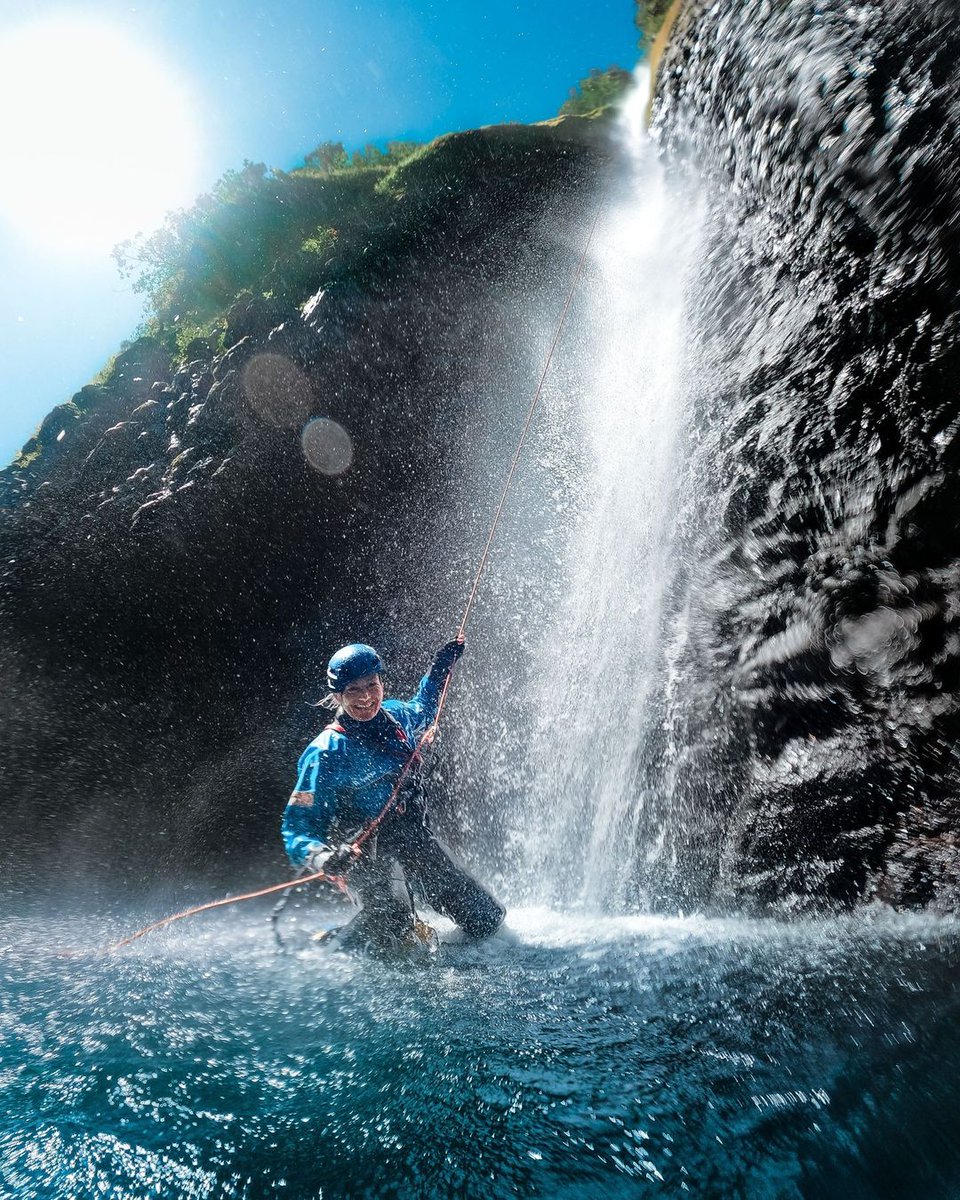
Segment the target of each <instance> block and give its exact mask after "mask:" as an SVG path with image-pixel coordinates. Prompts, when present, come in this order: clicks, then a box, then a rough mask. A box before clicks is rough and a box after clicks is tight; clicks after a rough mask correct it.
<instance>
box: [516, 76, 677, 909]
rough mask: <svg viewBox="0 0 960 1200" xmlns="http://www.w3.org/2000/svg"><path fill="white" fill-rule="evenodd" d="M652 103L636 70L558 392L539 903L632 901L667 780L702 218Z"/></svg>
mask: <svg viewBox="0 0 960 1200" xmlns="http://www.w3.org/2000/svg"><path fill="white" fill-rule="evenodd" d="M643 74H644V75H645V72H644V73H643ZM647 95H648V81H647V79H646V78H644V77H643V75H641V76H640V77H639V78H638V80H637V84H636V86H635V87H634V89H633V90H632V92H631V95H630V96H629V98H628V100H627V102H626V104H625V106H624V108H623V111H622V113H621V115H620V118H619V121H618V125H617V129H616V135H617V137H618V139H619V141H620V143H621V146H622V156H621V163H620V169H619V172H618V175H617V178H616V180H615V181H614V182H613V184H612V185H611V188H610V191H609V194H608V199H607V201H606V204H605V207H604V211H603V212H602V214H601V217H600V221H599V224H598V227H597V230H596V233H595V235H594V238H593V241H592V243H591V247H590V260H589V270H588V274H587V276H586V278H585V280H584V282H583V284H582V286H581V289H580V292H579V294H578V297H577V303H576V306H575V308H574V311H573V313H572V317H571V322H570V326H571V328H570V329H569V331H568V333H567V335H566V336H567V338H568V342H569V343H570V347H571V348H570V349H568V352H567V353H568V358H569V357H570V356H571V354H572V356H573V358H574V362H573V364H572V366H571V365H570V364H569V362H568V363H567V364H566V372H565V374H564V388H563V395H562V396H552V397H551V402H552V403H553V404H554V405H555V406H560V407H561V408H562V414H563V420H564V421H565V422H566V423H567V425H568V438H570V439H573V440H574V442H575V445H574V446H573V454H572V455H571V456H570V457H572V458H573V459H574V460H575V461H576V462H577V471H576V473H575V475H574V476H573V477H572V478H568V479H567V480H566V481H565V484H566V492H567V496H566V497H565V502H564V503H563V508H564V511H565V512H566V513H567V514H568V518H567V526H566V535H565V544H564V545H563V546H562V549H561V550H560V556H561V566H560V571H561V574H562V576H563V586H562V588H561V594H562V599H561V601H560V603H559V605H558V607H557V610H556V611H555V612H554V613H553V614H552V616H551V617H549V618H548V619H547V620H546V622H545V625H544V629H543V638H542V644H541V646H540V648H539V650H538V651H537V653H536V660H537V663H538V669H537V671H536V672H535V678H534V682H533V683H532V684H531V685H530V694H529V697H528V699H529V704H530V710H531V711H532V712H533V713H534V714H535V718H534V725H533V728H532V731H531V736H530V741H529V752H528V757H527V764H526V767H527V772H528V780H529V782H528V785H527V789H528V797H529V798H528V801H527V803H526V805H525V806H524V812H523V815H522V817H521V819H520V820H519V821H518V823H517V827H516V829H515V831H514V833H515V838H516V839H517V841H518V842H519V843H520V844H521V845H522V846H523V847H524V849H525V853H526V854H527V856H528V858H530V857H532V859H533V861H532V863H530V865H529V871H530V877H531V879H532V880H533V881H534V885H533V886H534V887H536V888H539V889H540V892H541V895H543V896H544V897H545V898H547V899H549V900H555V901H562V902H564V903H567V904H569V903H572V902H575V901H577V900H578V899H579V900H580V901H581V902H582V904H583V905H584V906H586V907H589V908H617V909H620V908H624V907H628V908H629V907H632V906H635V905H636V903H637V900H638V895H637V887H636V882H637V863H636V861H635V850H636V847H637V846H638V843H642V842H643V841H645V840H646V837H645V835H647V834H649V836H650V838H651V839H653V840H654V841H655V840H656V838H657V836H658V835H657V834H656V833H655V831H654V830H652V829H650V830H647V829H645V828H644V820H645V812H646V810H647V809H648V804H647V800H648V798H649V797H648V793H649V792H650V789H657V788H659V787H661V786H662V780H661V775H662V772H661V770H660V766H661V763H662V745H661V744H662V741H663V736H662V734H663V729H662V727H663V722H664V714H663V702H664V685H665V669H666V667H665V663H666V660H665V642H664V633H663V629H664V616H665V601H666V598H667V596H668V594H669V589H670V581H671V578H672V574H673V570H674V567H673V549H672V547H673V533H674V528H675V522H676V510H677V501H678V495H677V493H678V487H677V481H678V478H679V468H680V463H681V457H682V453H683V445H684V440H685V437H686V433H687V430H686V418H685V412H684V402H683V378H682V371H681V363H682V358H683V356H682V347H683V341H684V303H683V302H684V289H685V279H686V274H687V264H688V263H690V262H691V261H692V260H693V258H694V257H695V254H696V246H697V240H698V234H697V230H698V214H697V205H696V204H695V203H694V202H691V201H689V200H685V199H682V198H681V197H680V196H679V195H678V193H677V190H676V188H675V186H674V185H673V184H672V183H671V182H669V181H668V180H667V178H666V177H665V173H664V171H663V168H662V166H661V163H660V161H659V159H658V155H657V150H656V146H655V145H654V143H653V142H652V141H651V139H650V137H649V136H648V133H647V131H646V127H645V121H644V113H645V108H646V103H647ZM557 417H558V413H557V412H556V411H555V412H554V419H555V420H556V419H557ZM648 853H649V855H651V856H653V857H655V856H656V846H655V845H651V846H650V847H649V849H648Z"/></svg>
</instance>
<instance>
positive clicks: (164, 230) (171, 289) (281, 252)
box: [114, 142, 418, 359]
mask: <svg viewBox="0 0 960 1200" xmlns="http://www.w3.org/2000/svg"><path fill="white" fill-rule="evenodd" d="M417 149H418V147H417V145H416V143H411V142H391V143H389V144H388V145H387V148H386V149H385V150H381V149H379V148H378V147H376V146H367V147H366V148H365V149H364V150H362V151H356V152H355V153H354V154H353V155H352V156H348V155H347V153H346V151H345V149H344V148H343V146H342V145H341V144H340V143H335V142H325V143H323V144H321V145H320V146H318V147H317V148H316V149H315V150H312V151H311V152H310V154H308V155H307V157H306V160H305V162H304V166H303V167H301V168H298V169H297V170H294V171H290V172H286V171H279V170H268V169H267V167H266V166H265V165H264V164H263V163H250V162H247V163H244V165H243V167H242V168H241V169H240V170H239V171H228V172H227V173H226V174H225V175H224V176H223V177H222V178H221V179H219V180H218V181H217V183H216V184H215V185H214V187H213V189H212V190H211V191H210V193H209V194H207V195H204V196H201V197H200V198H199V199H198V200H197V202H196V204H195V205H194V206H193V207H192V208H189V209H184V210H181V211H179V212H175V213H171V214H170V215H169V216H168V217H167V219H166V221H165V222H164V224H163V226H162V227H161V228H160V229H159V230H158V231H157V232H156V233H154V234H151V235H150V236H149V237H137V238H134V239H132V240H131V241H127V242H124V243H122V244H121V245H120V246H118V247H117V248H116V249H115V250H114V257H115V258H116V260H117V263H118V266H119V268H120V273H121V275H123V276H124V277H125V278H127V279H131V280H132V282H133V288H134V290H135V291H137V292H141V293H143V294H144V295H145V296H146V298H147V301H148V305H149V310H150V316H149V318H148V321H147V323H146V327H145V332H146V333H148V334H150V335H152V336H154V337H156V338H158V340H159V341H160V342H161V343H162V344H164V345H165V346H166V347H167V348H168V350H170V352H171V353H174V354H176V355H177V357H178V358H181V359H182V358H183V357H185V355H186V353H187V347H188V346H189V345H191V344H192V343H195V342H197V340H198V339H200V340H202V341H207V342H209V343H211V344H212V346H213V348H217V347H218V344H219V341H220V339H221V337H222V335H223V332H224V328H225V321H226V314H227V312H228V311H229V309H230V308H231V306H232V305H233V303H234V302H235V301H236V300H237V298H238V297H239V296H240V295H241V294H242V293H244V292H252V293H253V294H254V295H259V296H262V297H264V298H268V299H271V300H273V301H274V302H276V303H277V304H280V305H292V304H297V303H301V302H302V301H303V300H305V299H306V297H307V296H308V295H309V294H310V292H311V291H313V290H315V289H316V287H317V286H318V284H317V281H318V279H319V278H322V276H323V274H324V271H325V270H326V268H327V267H328V266H329V265H330V262H331V261H332V258H333V255H334V251H335V249H336V248H337V247H338V245H339V244H340V243H342V242H345V243H346V245H347V246H348V247H350V246H352V245H354V244H355V243H356V242H357V240H358V239H361V238H362V237H364V236H366V235H367V234H368V233H369V230H370V228H371V227H373V226H374V225H376V224H377V223H378V220H379V219H380V217H381V216H382V213H381V212H380V210H382V208H383V206H384V204H385V199H384V198H382V197H381V196H380V195H379V194H378V192H377V184H378V183H379V182H380V181H381V180H382V179H384V178H385V177H386V176H387V175H388V174H389V172H390V171H391V170H392V169H393V168H394V167H396V166H398V165H399V164H400V163H402V162H403V161H404V160H405V159H406V158H407V157H409V156H410V154H411V153H412V152H414V151H415V150H417Z"/></svg>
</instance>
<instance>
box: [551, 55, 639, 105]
mask: <svg viewBox="0 0 960 1200" xmlns="http://www.w3.org/2000/svg"><path fill="white" fill-rule="evenodd" d="M630 78H631V76H630V72H629V71H624V70H623V68H622V67H607V69H606V70H605V71H601V70H599V69H598V68H597V67H594V69H593V70H592V71H591V72H590V74H589V75H588V76H587V77H586V79H581V80H580V82H579V83H578V84H577V86H576V87H574V88H571V89H570V96H569V99H567V100H565V101H564V102H563V104H562V105H561V106H560V113H561V115H562V116H572V117H585V116H588V115H589V114H590V113H593V112H597V111H598V109H602V108H606V107H607V106H608V105H610V104H615V103H616V102H617V101H618V100H619V99H620V97H621V96H622V95H623V94H624V93H625V92H626V90H627V88H628V87H629V86H630Z"/></svg>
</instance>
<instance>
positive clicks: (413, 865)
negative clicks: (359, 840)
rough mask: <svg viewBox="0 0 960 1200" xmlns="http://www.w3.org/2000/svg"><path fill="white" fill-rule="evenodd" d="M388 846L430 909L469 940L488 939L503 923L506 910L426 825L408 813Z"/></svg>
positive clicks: (397, 827) (392, 832) (392, 831)
mask: <svg viewBox="0 0 960 1200" xmlns="http://www.w3.org/2000/svg"><path fill="white" fill-rule="evenodd" d="M391 834H392V837H391V844H392V847H393V848H394V849H395V853H396V855H397V857H398V858H399V860H400V862H401V864H402V865H403V869H404V871H405V872H406V874H407V877H408V878H409V879H411V881H412V882H413V883H414V887H415V889H416V890H417V892H419V893H420V894H421V895H422V896H423V898H424V899H425V900H426V901H427V903H428V904H429V905H430V907H431V908H434V909H436V911H437V912H439V913H443V914H444V916H447V917H450V919H451V920H453V921H456V923H457V924H458V925H459V926H460V928H461V929H462V930H463V931H464V933H466V934H468V935H469V936H470V937H475V938H483V937H489V936H490V935H491V934H492V933H496V931H497V930H498V929H499V928H500V926H501V925H502V924H503V919H504V917H505V916H506V915H507V910H506V908H505V907H504V906H503V905H502V904H501V903H500V901H499V900H497V898H496V897H495V896H494V895H493V893H492V892H490V891H489V890H488V889H487V888H485V887H484V886H483V884H482V883H480V882H479V881H478V880H477V879H474V877H473V876H472V875H471V874H470V872H469V871H468V870H467V869H466V868H465V867H463V866H461V865H460V863H458V862H457V860H456V859H455V858H454V856H453V854H452V852H451V851H450V850H449V848H448V847H447V846H445V845H444V843H443V842H442V841H441V840H440V839H439V838H438V837H437V835H436V834H435V833H434V832H433V830H432V829H430V827H429V826H428V825H426V824H425V823H423V822H422V819H418V818H417V816H416V815H415V813H413V812H411V813H410V814H409V815H408V819H407V820H406V821H403V822H398V824H397V826H396V827H395V828H394V829H393V830H391Z"/></svg>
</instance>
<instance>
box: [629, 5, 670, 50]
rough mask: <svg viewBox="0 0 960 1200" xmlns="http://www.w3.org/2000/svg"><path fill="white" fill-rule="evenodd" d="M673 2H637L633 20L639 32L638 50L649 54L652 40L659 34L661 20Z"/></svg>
mask: <svg viewBox="0 0 960 1200" xmlns="http://www.w3.org/2000/svg"><path fill="white" fill-rule="evenodd" d="M672 3H673V0H637V13H636V17H635V18H634V19H635V21H636V23H637V28H638V29H639V30H640V49H641V50H642V51H644V52H645V53H649V51H650V47H651V46H652V45H653V41H654V38H655V37H656V36H657V34H658V33H659V32H660V26H661V25H662V24H663V18H664V17H665V16H666V15H667V12H668V11H669V9H670V5H671V4H672Z"/></svg>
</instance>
